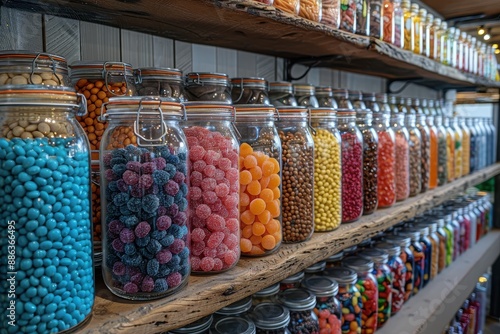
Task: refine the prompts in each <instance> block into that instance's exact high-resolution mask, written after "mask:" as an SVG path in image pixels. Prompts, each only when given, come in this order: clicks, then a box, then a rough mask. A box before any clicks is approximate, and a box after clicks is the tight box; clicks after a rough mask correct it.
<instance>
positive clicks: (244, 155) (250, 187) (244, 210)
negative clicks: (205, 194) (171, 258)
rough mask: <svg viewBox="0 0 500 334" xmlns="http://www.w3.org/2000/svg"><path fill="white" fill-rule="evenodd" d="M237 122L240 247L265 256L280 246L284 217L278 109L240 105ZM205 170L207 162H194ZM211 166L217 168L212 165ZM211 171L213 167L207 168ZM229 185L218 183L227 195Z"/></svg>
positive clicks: (237, 107)
mask: <svg viewBox="0 0 500 334" xmlns="http://www.w3.org/2000/svg"><path fill="white" fill-rule="evenodd" d="M235 108H236V121H235V123H234V124H235V126H236V129H237V130H238V132H239V141H240V160H241V161H242V163H241V164H240V167H239V173H240V190H239V196H240V203H239V205H240V221H241V224H240V237H241V240H240V250H241V254H242V255H248V256H262V255H269V254H271V253H274V252H275V251H276V250H278V248H279V246H280V245H281V240H282V239H283V231H282V224H281V223H282V220H281V167H280V162H281V141H280V138H279V136H278V131H277V130H276V127H275V126H274V113H275V109H274V108H273V107H270V106H266V105H243V104H240V105H236V106H235ZM193 167H194V168H196V170H198V171H199V172H201V173H203V172H204V170H205V169H206V168H207V165H206V163H205V164H204V163H202V162H200V163H199V164H198V165H197V166H193ZM208 168H209V169H210V170H211V169H213V168H211V167H208ZM207 171H208V172H209V173H210V171H209V170H208V169H207ZM227 191H228V190H227V186H224V185H217V186H216V187H215V193H216V194H217V193H219V195H224V194H225V193H226V192H227Z"/></svg>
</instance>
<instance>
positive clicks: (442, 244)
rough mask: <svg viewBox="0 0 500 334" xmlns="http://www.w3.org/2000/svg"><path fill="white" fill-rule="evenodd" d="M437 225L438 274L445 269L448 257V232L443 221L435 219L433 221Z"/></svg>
mask: <svg viewBox="0 0 500 334" xmlns="http://www.w3.org/2000/svg"><path fill="white" fill-rule="evenodd" d="M434 221H435V222H436V224H437V226H438V227H437V236H438V238H439V259H438V273H440V272H441V271H442V270H443V269H444V268H446V266H447V265H446V262H447V257H448V232H447V230H446V227H445V223H444V219H442V218H437V219H435V220H434Z"/></svg>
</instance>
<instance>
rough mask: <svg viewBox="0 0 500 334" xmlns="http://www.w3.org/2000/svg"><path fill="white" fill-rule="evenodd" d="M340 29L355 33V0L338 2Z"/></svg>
mask: <svg viewBox="0 0 500 334" xmlns="http://www.w3.org/2000/svg"><path fill="white" fill-rule="evenodd" d="M340 29H342V30H344V31H347V32H351V33H354V32H355V31H356V0H340Z"/></svg>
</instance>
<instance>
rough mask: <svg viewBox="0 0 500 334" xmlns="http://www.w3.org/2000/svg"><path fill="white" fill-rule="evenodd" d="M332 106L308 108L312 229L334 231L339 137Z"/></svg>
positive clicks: (338, 187) (338, 207)
mask: <svg viewBox="0 0 500 334" xmlns="http://www.w3.org/2000/svg"><path fill="white" fill-rule="evenodd" d="M336 120H337V117H336V112H335V110H334V109H330V108H317V109H311V127H312V129H313V131H312V134H313V139H314V150H315V152H314V219H315V221H314V230H315V231H316V232H323V231H333V230H335V229H336V228H338V227H339V226H340V223H341V222H342V208H341V201H342V196H341V193H342V176H341V172H342V166H341V138H340V133H339V131H338V130H337V121H336Z"/></svg>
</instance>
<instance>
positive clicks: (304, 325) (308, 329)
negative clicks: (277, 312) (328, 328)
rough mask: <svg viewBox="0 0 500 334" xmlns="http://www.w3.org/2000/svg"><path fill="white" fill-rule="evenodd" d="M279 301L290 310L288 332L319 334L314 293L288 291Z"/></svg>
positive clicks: (279, 297) (283, 292)
mask: <svg viewBox="0 0 500 334" xmlns="http://www.w3.org/2000/svg"><path fill="white" fill-rule="evenodd" d="M278 300H279V302H280V304H282V305H283V306H285V307H287V308H288V309H289V310H290V323H289V324H288V330H289V331H290V332H291V333H308V334H318V333H319V321H318V317H317V316H316V314H315V313H314V312H313V310H314V307H315V306H316V297H315V296H314V294H313V293H312V292H310V291H309V290H305V289H288V290H285V291H281V292H280V293H279V294H278ZM233 330H234V328H233Z"/></svg>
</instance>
